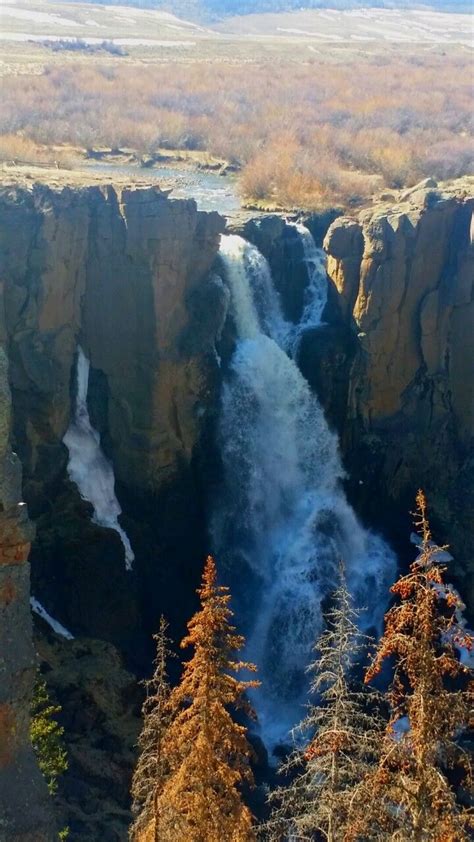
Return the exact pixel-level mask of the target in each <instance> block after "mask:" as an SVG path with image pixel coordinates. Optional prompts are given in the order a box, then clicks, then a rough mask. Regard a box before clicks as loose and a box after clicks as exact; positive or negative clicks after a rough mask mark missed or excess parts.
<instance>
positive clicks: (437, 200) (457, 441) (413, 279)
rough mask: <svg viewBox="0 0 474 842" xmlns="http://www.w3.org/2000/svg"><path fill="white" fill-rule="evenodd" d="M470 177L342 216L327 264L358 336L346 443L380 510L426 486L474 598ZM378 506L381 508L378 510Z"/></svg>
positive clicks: (407, 505)
mask: <svg viewBox="0 0 474 842" xmlns="http://www.w3.org/2000/svg"><path fill="white" fill-rule="evenodd" d="M473 193H474V190H473V185H472V183H469V182H468V181H464V182H458V183H455V184H454V185H452V186H445V187H444V188H443V187H439V188H438V187H436V186H427V187H424V188H420V189H417V190H414V191H412V192H411V193H408V194H407V195H405V196H404V197H402V199H401V201H400V202H399V203H398V204H397V205H395V206H388V205H382V206H376V207H375V208H373V209H371V210H368V211H365V212H363V213H361V214H360V216H359V217H358V218H357V219H353V218H344V217H341V218H339V219H337V220H336V221H335V222H334V223H333V224H332V226H331V227H330V229H329V231H328V234H327V236H326V240H325V248H326V250H327V253H328V272H329V275H330V278H331V279H332V281H333V283H334V285H335V286H336V288H337V290H338V291H339V293H340V302H341V307H342V311H343V313H344V316H345V318H347V320H348V322H349V323H352V325H353V327H354V330H355V332H356V333H357V335H358V345H359V351H358V354H357V356H356V360H355V363H354V364H353V367H352V372H351V376H350V398H349V405H348V412H347V417H346V419H345V425H344V426H345V432H344V441H343V447H344V450H345V452H346V454H347V461H348V466H349V469H350V470H351V473H352V474H353V477H354V480H356V481H357V483H358V484H359V487H358V489H357V495H358V497H359V498H364V497H365V501H364V506H365V509H366V511H368V512H369V513H370V514H371V519H372V520H375V521H376V520H377V512H378V510H379V509H380V503H381V502H382V503H383V505H385V506H387V507H388V509H389V510H390V508H392V510H393V511H394V512H395V510H396V509H397V508H398V509H405V510H406V511H408V510H409V509H411V508H412V507H413V499H414V495H415V493H416V489H417V488H418V487H419V486H421V487H423V488H424V489H425V491H426V493H427V495H428V500H429V502H430V504H431V507H432V514H433V519H434V523H433V526H434V527H435V529H436V536H437V538H438V540H440V541H446V542H448V541H449V542H450V543H451V545H452V548H453V551H454V554H455V556H456V566H455V568H454V575H455V577H456V578H457V581H458V582H459V583H460V585H461V587H462V591H463V594H464V596H465V598H466V599H468V601H469V603H470V606H471V608H472V607H474V483H473V481H472V470H473V467H474V344H473V342H474V340H473V333H474V247H473V241H472V215H473V211H474V198H472V197H473ZM379 514H380V512H379Z"/></svg>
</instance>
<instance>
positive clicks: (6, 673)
mask: <svg viewBox="0 0 474 842" xmlns="http://www.w3.org/2000/svg"><path fill="white" fill-rule="evenodd" d="M7 369H8V364H7V358H6V355H5V351H4V347H3V345H0V840H1V842H49V841H50V840H53V838H54V834H53V825H52V822H51V816H50V815H49V814H48V807H47V801H48V793H47V789H46V784H45V781H44V780H43V778H42V775H41V773H40V771H39V768H38V766H37V763H36V759H35V757H34V755H33V750H32V747H31V743H30V735H29V726H30V703H31V696H32V690H33V682H34V677H35V666H36V665H35V655H34V650H33V640H32V621H31V615H30V580H29V572H30V571H29V564H28V553H29V550H30V543H31V540H32V536H33V528H32V525H31V523H30V522H29V520H28V515H27V511H26V506H25V505H24V504H23V503H21V502H20V501H21V499H22V498H21V467H20V462H19V460H18V459H17V457H16V456H15V454H13V453H12V451H11V447H10V416H11V397H10V389H9V385H8V370H7Z"/></svg>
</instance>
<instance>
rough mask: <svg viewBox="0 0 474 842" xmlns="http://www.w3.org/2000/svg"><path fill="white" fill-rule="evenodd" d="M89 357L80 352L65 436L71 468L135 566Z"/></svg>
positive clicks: (128, 563)
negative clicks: (96, 410) (96, 412)
mask: <svg viewBox="0 0 474 842" xmlns="http://www.w3.org/2000/svg"><path fill="white" fill-rule="evenodd" d="M89 367H90V366H89V360H88V359H87V357H86V356H85V354H84V351H83V350H82V348H80V347H79V348H78V353H77V394H76V407H75V412H74V417H73V419H72V421H71V423H70V425H69V427H68V429H67V431H66V434H65V436H64V438H63V441H64V444H65V445H66V447H67V449H68V450H69V461H68V465H67V471H68V474H69V478H70V479H71V480H72V482H74V483H75V484H76V485H77V487H78V489H79V493H80V495H81V497H82V499H83V500H87V501H88V502H89V503H91V504H92V506H93V508H94V515H93V521H94V523H97V524H98V525H99V526H106V527H107V528H108V529H113V530H114V531H115V532H117V533H118V534H119V536H120V540H121V541H122V544H123V548H124V551H125V567H126V569H127V570H131V569H132V563H133V560H134V558H135V554H134V552H133V550H132V547H131V545H130V540H129V538H128V535H127V533H126V532H125V530H124V529H122V527H121V526H120V524H119V521H118V518H119V515H120V514H121V513H122V509H121V508H120V503H119V501H118V500H117V497H116V495H115V477H114V471H113V468H112V465H111V463H110V462H109V460H108V459H107V458H106V456H105V455H104V453H103V451H102V448H101V446H100V435H99V433H98V432H97V430H94V428H93V426H92V424H91V421H90V418H89V411H88V409H87V389H88V385H89Z"/></svg>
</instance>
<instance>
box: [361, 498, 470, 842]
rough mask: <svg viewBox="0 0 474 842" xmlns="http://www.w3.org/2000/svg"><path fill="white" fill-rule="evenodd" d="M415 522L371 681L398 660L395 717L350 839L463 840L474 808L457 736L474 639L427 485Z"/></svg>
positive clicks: (465, 711)
mask: <svg viewBox="0 0 474 842" xmlns="http://www.w3.org/2000/svg"><path fill="white" fill-rule="evenodd" d="M415 525H416V529H417V531H418V533H419V535H420V554H419V556H418V558H417V559H416V561H415V562H414V563H413V564H412V565H411V568H410V570H409V572H408V573H407V574H406V575H404V576H401V578H400V579H399V580H398V581H397V582H396V584H395V585H393V587H392V592H393V593H394V595H395V597H396V598H397V603H396V604H395V605H394V606H393V608H391V609H390V610H389V611H388V613H387V614H386V617H385V633H384V635H383V637H382V638H381V640H380V643H379V646H378V650H377V653H376V656H375V658H374V660H373V663H372V665H371V667H370V668H369V670H368V673H367V677H366V678H367V681H370V680H372V678H373V677H374V676H375V675H376V674H377V673H378V672H379V671H380V669H381V667H382V664H383V663H384V661H385V660H386V659H387V658H390V659H393V660H394V664H395V666H394V676H393V680H392V684H391V687H390V694H389V697H390V704H391V712H392V713H391V719H390V723H389V725H388V728H387V731H386V734H385V737H384V740H383V745H382V751H381V757H380V761H379V765H378V768H377V769H376V770H375V771H373V772H372V773H371V774H369V775H368V776H367V779H366V781H365V782H364V785H363V787H362V792H361V801H360V807H359V809H358V810H357V809H356V811H355V813H354V816H353V827H352V832H351V834H350V835H349V837H348V838H350V839H358V840H364V842H366V840H379V839H380V840H382V839H383V840H397V841H398V840H400V842H409V840H413V842H428V840H429V842H467V840H468V839H469V838H472V836H471V832H472V831H473V830H474V822H473V813H472V810H470V809H469V808H468V807H467V806H465V805H464V804H462V803H460V800H459V799H458V797H457V795H458V793H459V791H461V792H462V791H464V793H465V794H466V793H467V790H468V789H469V788H470V785H471V770H470V759H469V756H468V754H467V753H466V752H464V751H463V750H462V748H461V746H460V744H459V736H460V734H461V733H462V731H463V729H466V727H467V726H468V722H469V715H470V707H471V705H470V703H469V702H470V700H471V703H472V693H473V689H474V684H473V681H472V670H470V669H469V668H468V666H465V665H464V664H463V663H461V660H460V657H459V650H460V649H461V650H462V648H464V649H465V650H466V651H468V650H470V649H471V648H472V645H473V640H472V637H471V636H470V634H469V633H467V632H466V631H465V629H464V628H463V626H462V625H461V624H460V623H459V619H460V615H459V609H460V599H459V596H458V595H457V593H456V592H455V591H454V590H453V589H452V588H450V587H449V586H448V585H446V584H445V583H444V581H443V572H444V568H443V567H441V566H440V564H439V559H440V557H441V558H442V557H443V555H444V553H445V550H446V547H438V546H436V544H435V543H434V542H433V540H432V537H431V532H430V527H429V523H428V519H427V513H426V500H425V497H424V495H423V493H422V492H421V491H419V492H418V495H417V509H416V513H415ZM453 775H455V778H453ZM453 780H456V789H457V791H456V790H455V788H454V786H453V783H452V781H453ZM364 791H365V797H364ZM466 800H467V801H468V800H469V799H468V796H466ZM471 803H472V801H471Z"/></svg>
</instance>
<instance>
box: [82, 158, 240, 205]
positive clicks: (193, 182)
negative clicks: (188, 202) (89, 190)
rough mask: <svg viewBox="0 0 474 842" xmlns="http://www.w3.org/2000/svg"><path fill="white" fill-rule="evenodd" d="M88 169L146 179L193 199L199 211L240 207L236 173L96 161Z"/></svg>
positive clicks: (181, 196)
mask: <svg viewBox="0 0 474 842" xmlns="http://www.w3.org/2000/svg"><path fill="white" fill-rule="evenodd" d="M87 170H88V171H89V172H95V173H101V174H110V177H111V179H113V177H114V176H115V175H119V176H127V177H129V178H130V179H132V180H135V179H136V180H140V181H141V180H142V179H146V180H147V182H148V183H152V184H153V183H155V182H156V184H157V185H158V186H159V187H162V188H163V189H171V190H172V192H171V198H175V199H194V200H195V201H196V204H197V206H198V209H199V210H202V211H218V212H219V213H221V214H223V215H224V216H225V215H226V214H229V213H232V212H234V211H236V210H240V208H241V203H240V198H239V195H238V192H237V180H236V178H235V177H233V176H229V175H218V174H217V173H215V172H208V171H206V170H198V169H190V168H189V169H188V168H186V169H185V168H183V167H178V166H176V167H172V166H163V167H160V166H155V167H150V168H149V169H148V168H146V169H144V168H141V167H139V166H138V165H136V164H112V163H104V162H102V161H101V162H94V163H90V164H87Z"/></svg>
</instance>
